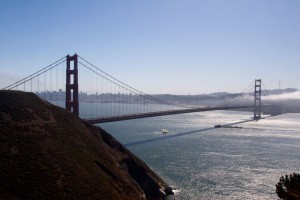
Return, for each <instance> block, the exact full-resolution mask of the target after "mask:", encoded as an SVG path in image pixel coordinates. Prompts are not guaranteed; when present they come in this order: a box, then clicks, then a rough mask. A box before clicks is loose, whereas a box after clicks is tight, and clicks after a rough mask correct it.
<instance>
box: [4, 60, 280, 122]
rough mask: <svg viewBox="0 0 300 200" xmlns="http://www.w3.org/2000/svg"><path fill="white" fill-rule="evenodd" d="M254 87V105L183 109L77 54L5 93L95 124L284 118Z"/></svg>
mask: <svg viewBox="0 0 300 200" xmlns="http://www.w3.org/2000/svg"><path fill="white" fill-rule="evenodd" d="M252 84H253V83H251V84H250V85H249V86H248V87H247V88H246V89H245V90H244V91H243V92H242V93H241V94H249V93H253V103H252V104H247V105H237V104H236V103H235V101H233V100H231V101H230V102H225V103H222V104H221V105H210V106H205V107H203V106H191V105H182V104H179V103H178V102H170V101H165V100H162V99H159V98H157V97H155V96H153V95H149V94H146V93H144V92H141V91H140V90H137V89H135V88H133V87H131V86H129V85H127V84H126V83H124V82H122V81H120V80H118V79H116V78H114V77H113V76H111V75H109V74H107V73H106V72H104V71H102V70H101V69H100V68H99V67H97V66H95V65H94V64H92V63H91V62H89V61H87V60H86V59H84V58H82V57H81V56H79V55H77V54H74V55H73V56H70V55H67V56H65V57H62V58H61V59H59V60H57V61H55V62H53V63H52V64H50V65H48V66H46V67H44V68H42V69H41V70H39V71H37V72H35V73H33V74H31V75H29V76H27V77H25V78H23V79H21V80H19V81H17V82H15V83H13V84H10V85H8V86H7V87H5V88H3V89H2V90H22V91H28V92H33V93H36V94H37V95H38V96H40V97H41V98H43V99H45V100H47V101H49V102H51V103H52V104H55V105H58V106H61V107H64V108H65V109H67V110H68V111H71V112H73V113H74V114H75V115H77V116H79V117H81V118H83V119H84V120H85V121H87V122H89V123H92V124H97V123H104V122H113V121H121V120H130V119H139V118H147V117H156V116H164V115H174V114H183V113H193V112H204V111H214V110H237V109H248V110H249V109H252V110H253V119H254V120H259V119H260V118H261V113H262V109H268V110H269V112H270V113H271V114H272V115H278V114H281V106H280V105H276V104H275V103H272V101H270V100H267V99H266V101H268V103H267V104H266V103H264V104H263V101H262V97H266V96H269V95H263V94H262V92H263V90H262V86H263V83H262V81H261V79H256V80H255V81H254V84H253V85H252ZM253 88H254V90H253V91H251V90H252V89H253ZM265 91H267V90H266V89H265Z"/></svg>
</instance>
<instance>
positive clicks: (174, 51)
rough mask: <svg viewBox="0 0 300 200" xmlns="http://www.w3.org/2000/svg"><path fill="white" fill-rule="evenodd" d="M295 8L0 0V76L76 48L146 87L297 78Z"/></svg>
mask: <svg viewBox="0 0 300 200" xmlns="http://www.w3.org/2000/svg"><path fill="white" fill-rule="evenodd" d="M299 9H300V1H298V0H286V1H283V0H152V1H148V0H107V1H104V0H102V1H101V0H86V1H79V0H72V1H71V0H69V1H67V0H63V1H59V0H51V1H50V0H49V1H46V0H26V1H22V0H19V1H17V0H0V78H1V79H2V80H4V79H5V80H8V79H11V80H16V79H18V78H22V77H24V76H27V75H29V74H31V73H33V72H35V71H37V70H39V69H40V68H42V67H44V66H46V65H48V64H50V63H52V62H53V61H55V60H57V59H59V58H61V57H63V56H65V55H67V54H73V53H78V54H79V55H80V56H82V57H83V58H85V59H87V60H89V61H90V62H92V63H93V64H95V65H96V66H99V67H101V69H102V70H104V71H105V72H107V73H109V74H110V75H112V76H114V77H116V78H118V79H120V80H121V81H123V82H125V83H127V84H129V85H131V86H133V87H135V88H137V89H139V90H142V91H144V92H146V93H150V94H157V93H170V94H202V93H211V92H219V91H226V92H241V91H242V90H243V89H245V88H246V87H247V86H248V85H249V84H250V83H251V82H252V81H253V80H254V79H255V78H261V79H262V80H263V82H264V84H265V86H266V87H267V88H268V89H273V88H278V82H279V80H280V81H281V87H282V88H287V87H292V88H300V81H299V80H300V77H299V76H300V12H299ZM1 84H2V85H1ZM3 84H4V83H3V81H2V82H1V81H0V86H1V87H2V86H3V87H4V86H5V85H3Z"/></svg>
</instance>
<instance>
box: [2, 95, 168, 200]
mask: <svg viewBox="0 0 300 200" xmlns="http://www.w3.org/2000/svg"><path fill="white" fill-rule="evenodd" d="M0 177H1V179H0V199H101V200H106V199H107V200H112V199H124V200H127V199H128V200H129V199H134V200H138V199H165V196H166V193H168V194H171V193H172V190H171V188H170V187H169V186H168V185H167V184H166V183H165V182H164V181H163V180H162V179H161V178H159V177H158V176H157V175H156V174H155V173H154V172H153V171H152V170H151V169H150V168H149V167H148V166H147V165H146V164H145V163H144V162H143V161H141V160H140V159H139V158H137V157H136V156H134V155H133V154H132V153H131V152H130V151H129V150H128V149H126V148H125V147H124V146H123V145H121V144H120V143H119V142H118V141H117V140H115V139H114V138H113V137H112V136H111V135H110V134H108V133H107V132H105V131H104V130H103V129H101V128H99V127H96V126H93V125H90V124H87V123H85V122H84V121H83V120H81V119H79V118H78V117H76V116H74V115H73V114H72V113H70V112H68V111H66V110H64V109H62V108H59V107H56V106H54V105H52V104H50V103H47V102H45V101H43V100H41V99H40V98H38V97H37V96H36V95H35V94H32V93H24V92H16V91H0Z"/></svg>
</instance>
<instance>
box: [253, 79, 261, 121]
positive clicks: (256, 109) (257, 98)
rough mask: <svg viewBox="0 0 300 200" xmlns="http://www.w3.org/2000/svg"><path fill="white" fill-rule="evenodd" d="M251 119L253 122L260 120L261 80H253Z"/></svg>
mask: <svg viewBox="0 0 300 200" xmlns="http://www.w3.org/2000/svg"><path fill="white" fill-rule="evenodd" d="M253 119H254V120H259V119H261V79H256V80H255V88H254V116H253Z"/></svg>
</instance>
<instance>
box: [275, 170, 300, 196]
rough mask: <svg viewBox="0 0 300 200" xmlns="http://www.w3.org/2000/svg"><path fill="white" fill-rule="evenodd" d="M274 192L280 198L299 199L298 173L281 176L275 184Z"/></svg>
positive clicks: (299, 176)
mask: <svg viewBox="0 0 300 200" xmlns="http://www.w3.org/2000/svg"><path fill="white" fill-rule="evenodd" d="M276 193H277V195H278V197H279V198H280V199H284V200H300V174H297V173H293V174H290V175H285V176H281V177H280V180H279V182H278V183H277V184H276Z"/></svg>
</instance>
